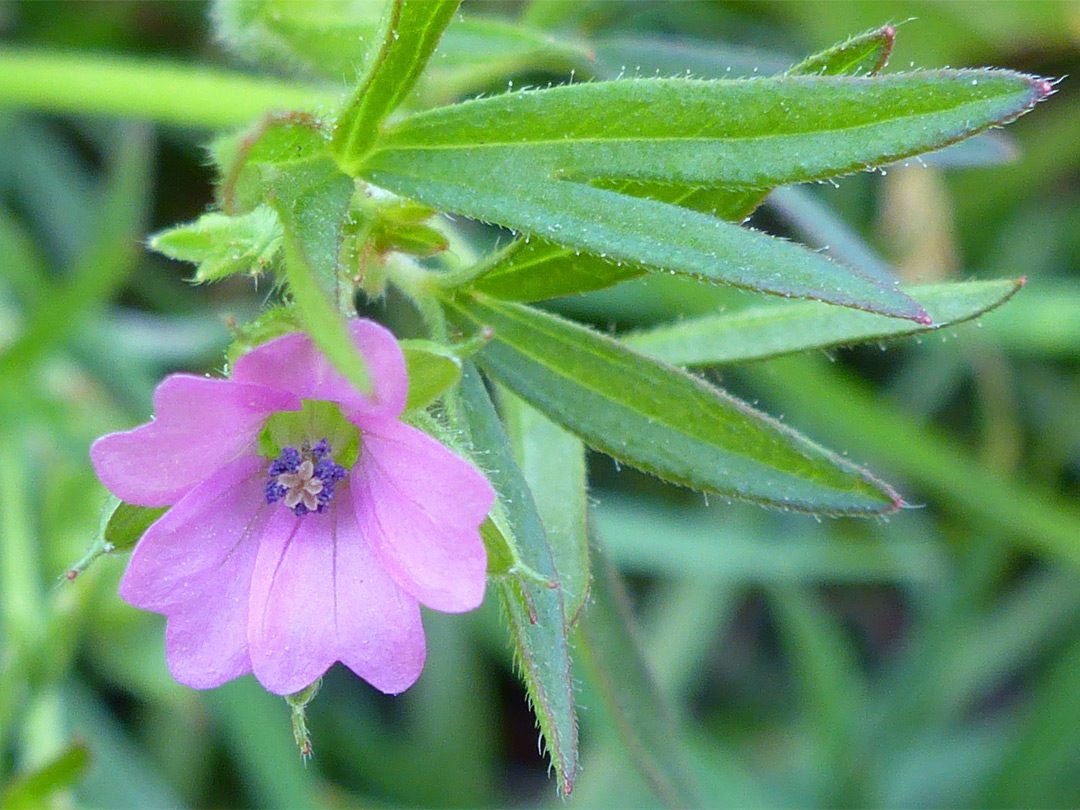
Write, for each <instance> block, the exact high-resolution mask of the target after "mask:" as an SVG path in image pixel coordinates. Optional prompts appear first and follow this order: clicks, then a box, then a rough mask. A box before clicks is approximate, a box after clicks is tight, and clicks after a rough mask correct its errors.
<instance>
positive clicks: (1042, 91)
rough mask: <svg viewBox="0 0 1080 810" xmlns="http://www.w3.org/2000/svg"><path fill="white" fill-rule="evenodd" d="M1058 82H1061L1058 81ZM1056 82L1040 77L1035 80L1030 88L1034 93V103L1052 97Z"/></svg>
mask: <svg viewBox="0 0 1080 810" xmlns="http://www.w3.org/2000/svg"><path fill="white" fill-rule="evenodd" d="M1058 81H1061V80H1060V79H1058ZM1058 81H1052V80H1050V79H1044V78H1041V77H1037V78H1035V79H1034V80H1033V81H1032V83H1031V87H1032V89H1033V90H1034V91H1035V101H1036V103H1037V102H1040V101H1042V100H1043V99H1046V98H1048V97H1050V96H1051V95H1053V94H1054V92H1055V88H1056V87H1057V83H1058Z"/></svg>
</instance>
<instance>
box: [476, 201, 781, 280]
mask: <svg viewBox="0 0 1080 810" xmlns="http://www.w3.org/2000/svg"><path fill="white" fill-rule="evenodd" d="M614 190H617V191H620V192H622V193H626V194H632V195H634V196H646V197H650V198H651V199H654V200H659V201H660V202H668V203H671V204H672V205H679V206H682V207H684V208H691V209H693V210H696V211H706V212H708V213H709V214H711V215H713V216H716V217H720V218H721V219H726V220H729V221H734V222H739V221H742V220H743V219H745V218H746V217H748V216H749V215H750V213H751V212H752V211H753V210H754V208H756V207H757V205H758V204H759V203H760V202H761V200H762V199H763V197H764V194H763V193H762V192H760V191H756V190H752V189H750V190H734V189H732V190H728V189H723V190H720V189H684V188H680V187H678V186H664V185H658V184H643V183H627V182H624V183H621V184H619V186H618V187H617V188H616V189H614ZM646 272H648V271H647V270H646V269H644V268H642V267H639V266H636V265H632V264H622V265H620V264H615V263H613V262H609V261H606V260H604V259H600V258H598V257H597V256H595V255H593V254H590V253H582V252H581V251H580V250H575V249H572V248H567V247H563V246H562V245H559V244H556V243H554V242H549V241H548V240H546V239H540V238H531V239H517V240H515V241H514V242H511V243H510V244H509V245H507V246H506V247H505V248H504V249H503V250H501V251H497V252H496V253H494V254H492V255H491V256H489V257H488V258H487V259H486V260H485V261H484V262H483V263H482V264H481V265H480V266H478V267H476V268H475V270H474V272H473V276H474V278H473V280H472V282H471V284H470V285H469V286H470V287H471V288H472V289H475V290H478V291H480V292H482V293H485V294H487V295H493V296H495V297H496V298H503V299H505V300H509V301H541V300H544V299H548V298H557V297H560V296H565V295H576V294H578V293H583V292H590V291H592V290H599V289H603V288H605V287H611V286H613V285H615V284H618V283H619V282H620V281H626V280H628V279H632V278H638V277H640V276H642V275H644V274H645V273H646Z"/></svg>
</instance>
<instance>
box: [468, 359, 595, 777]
mask: <svg viewBox="0 0 1080 810" xmlns="http://www.w3.org/2000/svg"><path fill="white" fill-rule="evenodd" d="M461 396H462V401H463V403H464V406H465V416H466V420H467V422H468V427H469V432H470V433H471V434H472V441H473V445H474V446H475V448H476V450H477V451H478V452H480V453H482V454H483V458H484V459H485V462H486V464H485V467H486V468H487V470H488V475H489V478H490V480H491V483H492V484H493V485H494V487H495V490H496V491H497V492H498V493H499V497H500V500H501V501H502V502H503V503H504V504H505V505H506V512H507V517H508V519H509V522H510V524H511V527H512V529H513V532H514V535H515V538H516V540H517V545H518V548H519V550H520V553H521V556H522V557H523V559H524V562H525V563H526V564H527V565H529V566H531V567H532V568H533V569H534V570H535V571H537V572H539V573H540V574H543V575H544V576H547V577H549V578H550V579H552V580H555V581H556V582H557V580H558V574H557V573H556V571H555V565H554V561H553V559H552V553H551V548H550V546H549V545H548V541H547V536H546V534H545V531H544V526H543V523H542V522H541V520H540V516H539V515H538V514H537V511H536V505H535V504H534V502H533V499H532V495H531V494H530V492H529V487H528V484H527V483H526V482H525V478H524V476H523V475H522V473H521V470H520V468H519V467H518V466H517V464H516V463H515V461H514V457H513V453H512V451H511V449H510V444H509V441H508V440H507V438H506V433H505V432H504V431H503V428H502V425H501V423H500V422H499V417H498V415H497V414H496V413H495V407H494V406H493V405H492V403H491V399H490V398H489V397H488V393H487V391H486V390H485V388H484V383H483V382H482V381H481V379H480V375H479V374H478V373H477V371H476V368H475V366H472V364H467V365H466V369H465V376H464V378H463V380H462V386H461ZM494 584H495V586H496V587H498V588H499V591H500V595H501V596H502V601H503V606H504V607H505V609H506V615H507V618H508V620H509V622H510V630H511V633H512V635H513V640H514V646H515V649H516V653H517V659H518V664H519V665H520V667H521V674H522V677H523V678H524V680H525V687H526V690H527V692H528V695H529V700H530V702H531V703H532V708H533V711H534V712H535V713H536V719H537V722H538V723H539V725H540V732H541V734H542V735H543V738H544V742H545V744H546V746H547V750H548V754H549V755H550V757H551V764H552V767H553V768H554V769H555V775H556V778H557V780H558V784H559V792H560V793H561V794H562V795H564V796H566V795H569V794H570V792H571V790H572V789H573V786H574V778H575V776H576V775H577V758H578V737H577V731H578V729H577V717H576V715H575V711H574V689H573V683H572V681H571V674H570V649H569V645H568V641H567V624H566V613H565V609H564V606H563V599H562V589H561V588H559V587H555V588H548V587H544V586H542V585H539V584H537V583H536V582H533V581H531V580H528V579H524V578H518V577H507V578H501V579H498V580H496V581H495V583H494Z"/></svg>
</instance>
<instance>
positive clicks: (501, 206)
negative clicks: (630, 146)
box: [372, 167, 928, 323]
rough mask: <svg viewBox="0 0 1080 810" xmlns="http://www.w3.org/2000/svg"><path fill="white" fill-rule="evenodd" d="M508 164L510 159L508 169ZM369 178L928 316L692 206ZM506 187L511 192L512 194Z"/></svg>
mask: <svg viewBox="0 0 1080 810" xmlns="http://www.w3.org/2000/svg"><path fill="white" fill-rule="evenodd" d="M505 168H506V170H507V171H508V172H509V171H510V167H505ZM372 179H373V180H374V181H375V182H376V183H378V184H379V185H383V186H386V187H388V188H391V189H393V190H394V191H396V192H398V193H400V194H403V195H405V196H410V197H415V198H418V199H420V200H422V201H424V202H427V203H429V204H432V205H439V206H442V207H444V208H447V209H448V210H451V211H456V212H458V213H464V214H466V215H468V216H475V217H478V218H481V219H490V220H492V221H495V222H499V223H500V224H503V225H508V226H511V227H515V228H519V229H521V230H525V231H535V232H541V233H546V234H548V235H549V236H550V237H551V240H552V241H558V242H560V243H562V244H568V245H570V246H572V247H575V248H577V249H580V250H583V251H591V252H593V253H596V254H598V255H600V256H601V257H606V258H608V259H610V260H611V261H612V262H613V263H615V264H616V265H618V263H620V262H623V263H635V264H641V265H644V266H646V267H648V268H650V269H653V270H665V271H668V272H679V273H683V274H685V275H690V276H693V277H695V278H699V279H705V280H709V281H713V282H717V283H724V284H731V285H734V286H737V287H746V288H749V289H753V290H758V291H760V292H769V293H774V294H777V295H784V296H789V297H798V298H814V299H818V300H822V301H827V302H829V303H833V304H840V305H842V306H850V307H854V308H857V309H865V310H868V311H872V312H881V313H884V314H888V315H892V316H894V317H900V318H908V319H911V320H914V321H920V322H924V323H925V322H927V321H928V316H927V315H926V313H925V312H924V311H923V309H922V308H921V307H920V306H919V305H918V304H917V303H916V302H915V301H912V300H911V299H910V298H909V297H908V296H906V295H904V294H903V293H902V292H900V291H898V290H896V289H894V288H893V287H892V286H890V285H885V284H881V283H880V282H878V281H876V280H874V279H870V278H866V277H864V276H860V275H858V274H857V273H854V272H853V271H850V270H848V269H847V268H844V267H841V266H840V265H838V264H835V263H834V262H832V261H830V260H829V259H827V258H825V257H824V256H821V255H819V254H817V253H814V252H812V251H810V250H807V249H805V248H803V247H800V246H799V245H795V244H792V243H791V242H785V241H783V240H780V239H774V238H772V237H769V236H766V235H764V234H761V233H758V232H756V231H751V230H748V229H746V228H740V227H738V226H736V225H732V224H730V223H727V222H724V221H722V220H719V219H716V218H714V217H711V216H707V215H705V214H700V213H698V212H696V211H688V210H686V209H684V208H679V207H677V206H674V205H667V204H665V203H660V202H656V201H655V200H649V199H640V198H637V197H630V196H627V195H625V194H618V193H615V192H613V191H608V190H606V189H599V188H593V187H591V186H584V185H579V184H577V183H566V182H558V181H543V182H527V183H525V184H523V185H522V186H520V187H516V188H515V187H514V185H513V183H511V182H509V180H506V181H503V182H500V183H487V182H485V183H483V184H481V183H480V182H479V181H478V182H477V184H476V185H475V187H474V188H471V189H467V188H466V187H465V185H464V183H467V182H470V181H469V180H466V179H463V178H457V179H451V178H450V177H449V176H446V177H445V178H443V179H440V180H437V181H436V180H433V179H431V178H421V177H404V176H402V175H400V174H391V173H389V172H381V171H380V172H375V173H373V175H372ZM511 195H513V196H511Z"/></svg>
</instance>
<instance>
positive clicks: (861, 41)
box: [472, 26, 985, 301]
mask: <svg viewBox="0 0 1080 810" xmlns="http://www.w3.org/2000/svg"><path fill="white" fill-rule="evenodd" d="M892 40H893V33H892V29H891V28H890V27H888V26H886V28H883V29H878V30H875V31H870V32H867V33H866V34H864V35H862V36H861V37H853V38H852V39H850V40H848V41H847V42H845V43H842V44H841V45H839V46H835V47H834V48H831V49H829V50H828V51H825V52H823V53H822V54H818V57H819V58H818V59H814V58H811V59H808V60H806V61H804V62H802V63H800V64H799V65H796V66H795V67H793V68H791V69H790V70H789V71H788V73H789V74H790V75H798V74H799V73H800V72H815V73H820V74H821V75H845V74H847V75H850V74H852V73H854V72H860V71H861V72H863V73H877V71H878V70H880V68H881V67H882V66H883V65H884V63H885V61H886V60H887V58H888V52H889V51H890V50H891V48H892ZM868 59H869V60H872V61H873V64H872V65H868V64H867V61H866V60H868ZM984 134H985V133H984ZM611 190H613V191H619V192H621V193H623V194H630V195H632V196H635V197H648V198H649V199H653V200H658V201H660V202H666V203H671V204H672V205H678V206H681V207H683V208H689V209H691V210H694V211H701V212H703V213H706V214H710V215H712V216H714V217H718V218H720V219H725V220H728V221H729V222H741V221H743V220H744V219H746V217H748V216H750V214H751V213H752V212H753V210H754V209H755V208H756V207H757V206H758V205H760V204H761V201H762V200H763V199H764V198H765V192H764V191H762V190H761V189H754V188H738V187H712V188H694V187H689V188H688V187H683V186H678V185H672V184H670V183H655V182H654V183H642V182H629V181H621V182H619V183H617V184H615V185H614V186H611ZM852 266H855V267H858V265H852ZM643 272H645V271H644V270H643V269H642V268H639V267H636V266H632V265H622V266H619V265H617V264H612V263H610V262H606V261H603V260H600V259H598V258H597V257H596V256H594V255H592V254H589V253H585V254H582V253H581V252H580V251H575V250H573V249H571V248H567V247H563V246H561V245H558V244H556V243H554V242H550V241H548V240H546V239H540V238H536V239H532V240H529V241H526V240H524V239H519V240H518V241H517V243H515V244H514V245H511V246H510V248H509V249H508V250H505V251H503V252H501V253H499V254H498V255H496V256H493V257H492V259H491V260H490V261H489V262H488V263H487V265H486V267H485V268H484V272H483V273H482V274H481V275H478V276H477V277H476V279H475V281H474V283H473V285H472V286H473V289H476V290H479V291H480V292H483V293H487V294H488V295H494V296H495V297H497V298H504V299H507V300H512V301H539V300H543V299H545V298H556V297H558V296H564V295H573V294H577V293H583V292H590V291H592V290H599V289H603V288H605V287H610V286H612V285H614V284H617V283H619V282H620V281H625V280H626V279H629V278H637V277H639V276H640V275H642V273H643ZM871 275H874V274H871ZM874 277H875V278H879V279H885V278H886V276H884V275H881V274H877V275H874Z"/></svg>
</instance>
